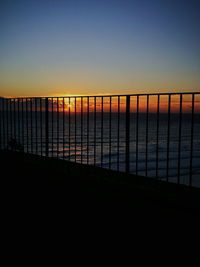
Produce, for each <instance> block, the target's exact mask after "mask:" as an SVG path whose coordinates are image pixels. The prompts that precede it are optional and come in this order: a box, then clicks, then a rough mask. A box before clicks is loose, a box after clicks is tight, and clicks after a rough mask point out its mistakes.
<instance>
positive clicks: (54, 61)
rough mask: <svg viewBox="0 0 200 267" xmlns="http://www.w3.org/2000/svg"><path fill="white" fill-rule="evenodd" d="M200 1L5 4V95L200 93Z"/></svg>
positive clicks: (0, 82) (23, 0)
mask: <svg viewBox="0 0 200 267" xmlns="http://www.w3.org/2000/svg"><path fill="white" fill-rule="evenodd" d="M199 14H200V1H197V0H196V1H195V0H186V1H184V0H159V1H158V0H132V1H129V0H123V1H121V0H119V1H118V0H115V1H111V0H106V1H104V0H101V1H97V0H96V1H95V0H93V1H87V0H85V1H84V0H82V1H78V0H68V1H67V0H34V1H32V0H0V96H12V97H15V96H67V95H98V94H131V93H157V92H190V91H193V92H195V91H200V16H199Z"/></svg>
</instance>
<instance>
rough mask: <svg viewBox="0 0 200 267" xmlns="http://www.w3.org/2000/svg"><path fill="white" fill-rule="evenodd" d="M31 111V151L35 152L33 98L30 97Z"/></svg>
mask: <svg viewBox="0 0 200 267" xmlns="http://www.w3.org/2000/svg"><path fill="white" fill-rule="evenodd" d="M30 101H31V102H30V105H31V106H30V109H31V110H30V112H31V153H33V98H30Z"/></svg>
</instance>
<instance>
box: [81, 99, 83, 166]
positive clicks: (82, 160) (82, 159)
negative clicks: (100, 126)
mask: <svg viewBox="0 0 200 267" xmlns="http://www.w3.org/2000/svg"><path fill="white" fill-rule="evenodd" d="M81 163H83V97H81Z"/></svg>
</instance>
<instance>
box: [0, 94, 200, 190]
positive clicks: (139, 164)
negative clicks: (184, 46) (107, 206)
mask: <svg viewBox="0 0 200 267" xmlns="http://www.w3.org/2000/svg"><path fill="white" fill-rule="evenodd" d="M199 132H200V92H194V93H170V94H169V93H166V94H164V93H163V94H133V95H104V96H99V95H98V96H70V97H45V98H36V97H34V98H0V149H8V150H18V151H24V152H26V153H32V154H38V155H41V156H47V157H54V158H62V159H65V160H70V161H74V162H78V163H83V164H91V165H95V166H100V167H104V168H109V169H114V170H118V171H125V172H127V173H134V174H137V175H145V176H149V177H157V178H159V179H163V180H166V181H170V182H176V183H178V184H180V183H181V184H187V185H190V186H192V185H193V186H200V138H199V136H200V134H199Z"/></svg>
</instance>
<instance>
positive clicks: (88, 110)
mask: <svg viewBox="0 0 200 267" xmlns="http://www.w3.org/2000/svg"><path fill="white" fill-rule="evenodd" d="M89 112H90V107H89V96H88V97H87V164H89V134H90V132H89V123H90V122H89Z"/></svg>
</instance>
